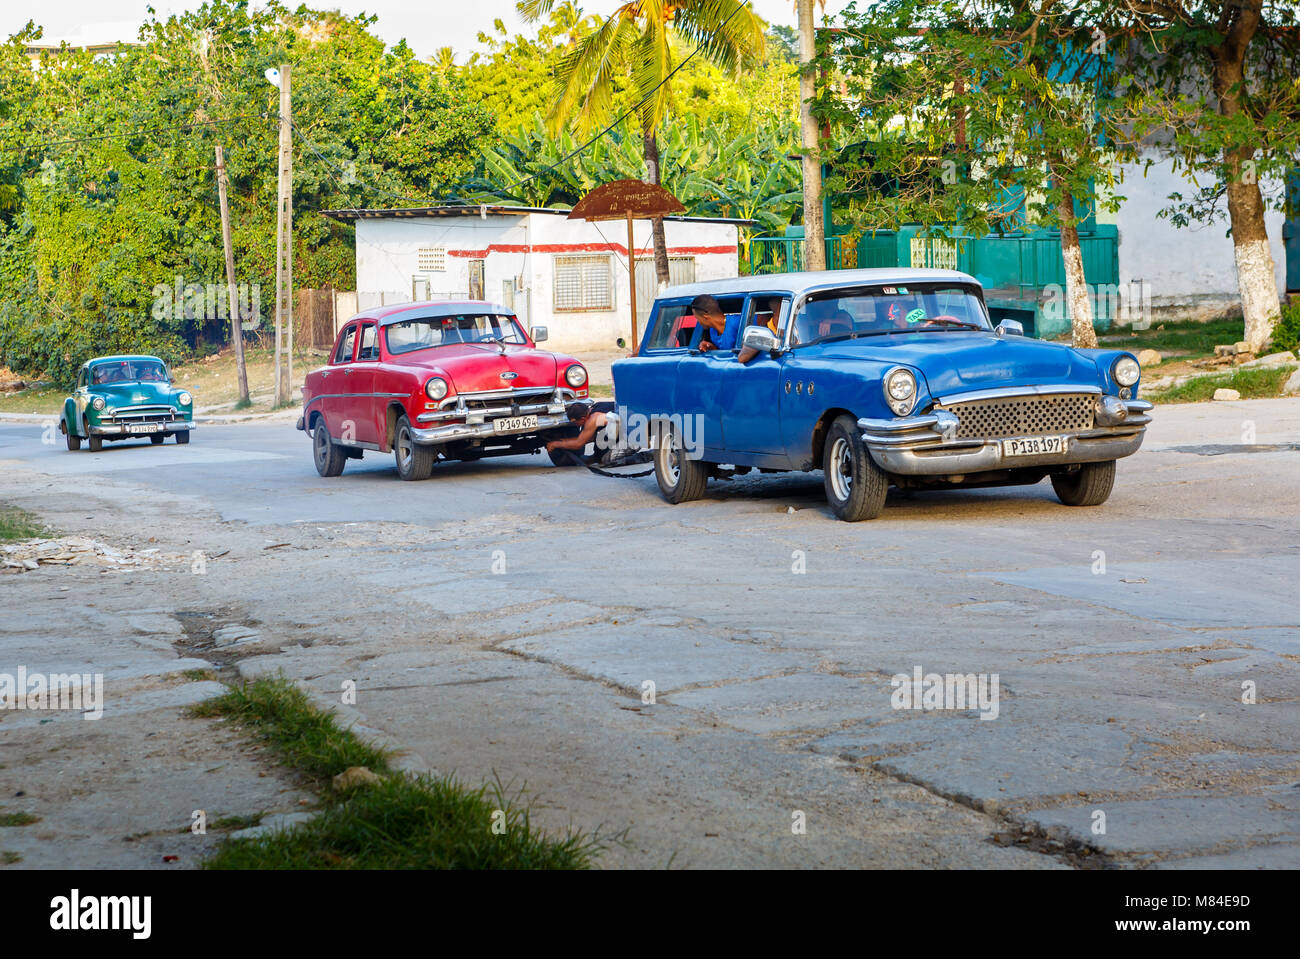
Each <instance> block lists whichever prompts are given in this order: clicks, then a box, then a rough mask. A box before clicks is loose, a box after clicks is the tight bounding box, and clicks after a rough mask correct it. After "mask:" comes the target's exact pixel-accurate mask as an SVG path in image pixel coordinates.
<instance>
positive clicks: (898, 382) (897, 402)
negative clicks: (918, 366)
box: [885, 366, 916, 416]
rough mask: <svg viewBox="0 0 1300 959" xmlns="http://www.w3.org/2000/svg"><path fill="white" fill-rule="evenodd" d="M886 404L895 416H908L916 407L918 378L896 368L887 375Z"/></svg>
mask: <svg viewBox="0 0 1300 959" xmlns="http://www.w3.org/2000/svg"><path fill="white" fill-rule="evenodd" d="M885 402H886V403H888V404H889V408H890V409H891V410H893V411H894V415H895V416H906V415H907V414H908V413H910V412H912V407H914V406H915V405H916V377H915V376H913V375H912V371H911V370H905V369H903V368H902V367H901V366H896V367H894V369H892V370H890V371H889V372H888V373H886V374H885Z"/></svg>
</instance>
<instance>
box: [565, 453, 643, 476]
mask: <svg viewBox="0 0 1300 959" xmlns="http://www.w3.org/2000/svg"><path fill="white" fill-rule="evenodd" d="M565 452H567V453H569V454H570V455H571V456H572V457H573V458H574V460H576V461H577V462H575V463H574V464H573V465H574V466H578V465H582V466H585V467H586V468H587V469H589V470H590V471H591V472H593V473H595V474H596V475H597V476H609V477H611V478H613V479H640V478H641V477H642V476H649V475H650V474H651V473H653V472H654V467H653V466H652V467H650V469H648V470H644V471H642V472H640V473H612V472H610V471H609V470H607V469H601V468H600V467H599V466H597V465H595V464H594V463H588V462H587V461H586V460H585V459H583V458H582V457H581V456H579V455H578V454H577V453H575V452H574V451H573V450H566V451H565ZM649 462H650V453H649V452H648V451H646V450H637V451H636V452H633V453H628V454H627V455H625V456H622V457H619V458H618V460H617V461H615V462H614V463H606V464H605V465H606V466H636V465H639V464H641V463H649Z"/></svg>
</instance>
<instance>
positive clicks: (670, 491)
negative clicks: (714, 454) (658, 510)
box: [655, 423, 709, 504]
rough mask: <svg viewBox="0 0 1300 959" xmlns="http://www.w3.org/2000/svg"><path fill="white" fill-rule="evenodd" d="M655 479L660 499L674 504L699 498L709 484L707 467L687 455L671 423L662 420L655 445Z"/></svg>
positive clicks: (675, 428) (679, 436)
mask: <svg viewBox="0 0 1300 959" xmlns="http://www.w3.org/2000/svg"><path fill="white" fill-rule="evenodd" d="M655 480H656V481H657V482H658V483H659V492H660V493H662V494H663V497H664V499H666V500H668V502H670V503H674V504H676V503H685V502H688V501H690V500H693V499H699V498H700V497H701V496H703V495H704V490H705V487H707V486H708V484H709V471H708V467H707V466H706V465H705V464H704V463H702V462H700V461H699V460H695V459H691V458H690V455H689V454H688V453H687V451H686V449H685V447H684V445H683V444H682V438H681V434H680V432H679V431H678V429H677V427H675V426H673V425H672V424H671V423H666V424H664V426H663V428H662V430H661V431H660V433H659V443H658V445H657V446H656V447H655Z"/></svg>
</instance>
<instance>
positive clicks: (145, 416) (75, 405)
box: [59, 356, 194, 453]
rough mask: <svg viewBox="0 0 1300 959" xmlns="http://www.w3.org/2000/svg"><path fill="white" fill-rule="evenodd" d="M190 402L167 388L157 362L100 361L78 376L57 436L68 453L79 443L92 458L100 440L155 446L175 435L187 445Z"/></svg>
mask: <svg viewBox="0 0 1300 959" xmlns="http://www.w3.org/2000/svg"><path fill="white" fill-rule="evenodd" d="M193 421H194V397H192V396H191V395H190V394H189V391H188V390H178V389H175V388H174V387H173V386H172V378H171V375H170V374H169V373H168V372H167V364H165V363H164V362H163V361H162V360H160V359H158V357H156V356H101V357H98V358H96V359H93V360H89V361H88V362H86V363H84V364H83V365H82V367H81V369H80V370H79V371H78V372H77V389H76V392H74V393H73V394H72V395H71V396H69V397H68V398H67V399H66V400H64V401H63V415H62V416H61V417H60V419H59V430H60V431H61V432H62V433H63V435H64V436H66V437H67V440H68V449H70V450H76V449H80V448H81V441H82V440H83V439H84V440H85V441H86V445H87V446H89V447H90V451H91V452H92V453H95V452H98V451H99V450H100V449H101V448H102V447H103V445H104V440H126V439H134V438H136V437H144V436H148V437H149V440H150V442H152V443H154V444H157V443H161V442H162V441H163V440H165V439H166V438H167V434H168V433H171V434H173V435H175V437H176V442H177V443H188V442H189V441H190V430H192V429H193V428H194V422H193Z"/></svg>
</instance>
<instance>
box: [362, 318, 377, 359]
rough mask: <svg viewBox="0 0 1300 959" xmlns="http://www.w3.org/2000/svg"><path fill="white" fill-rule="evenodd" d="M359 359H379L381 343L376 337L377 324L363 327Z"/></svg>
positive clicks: (368, 324)
mask: <svg viewBox="0 0 1300 959" xmlns="http://www.w3.org/2000/svg"><path fill="white" fill-rule="evenodd" d="M357 359H358V360H377V359H379V341H378V340H377V339H376V337H375V324H373V323H365V324H363V325H362V327H361V348H360V349H359V350H358V351H357Z"/></svg>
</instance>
